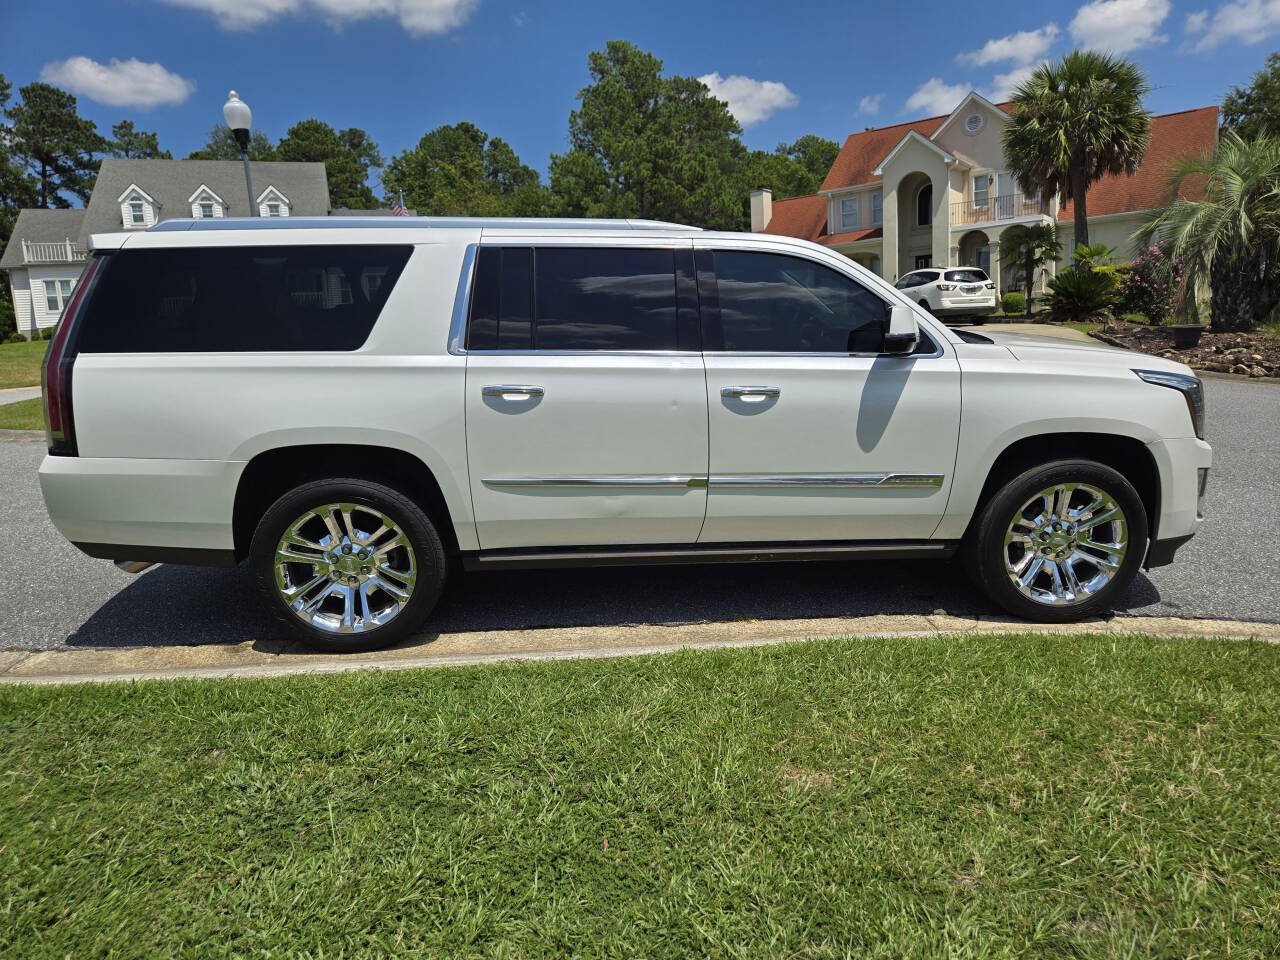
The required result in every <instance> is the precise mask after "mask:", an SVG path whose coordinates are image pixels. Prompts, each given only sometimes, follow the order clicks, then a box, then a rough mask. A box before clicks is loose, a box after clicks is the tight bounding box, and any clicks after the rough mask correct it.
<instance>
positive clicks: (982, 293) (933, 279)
mask: <svg viewBox="0 0 1280 960" xmlns="http://www.w3.org/2000/svg"><path fill="white" fill-rule="evenodd" d="M894 286H895V287H897V288H898V289H899V290H901V291H902V292H903V293H904V294H905V295H906V296H908V297H910V298H911V299H912V300H914V301H915V302H916V303H918V304H919V305H920V306H922V307H924V309H926V310H928V311H929V312H930V313H932V314H934V315H935V316H938V317H943V318H944V319H948V320H967V321H968V322H970V323H974V324H981V323H982V322H983V319H984V318H985V317H987V316H988V315H990V314H992V313H995V311H996V285H995V284H994V283H992V281H991V278H990V277H988V276H987V273H986V271H985V270H983V269H981V268H980V267H951V268H950V269H947V270H940V269H937V268H932V267H931V268H928V269H922V270H913V271H912V272H911V273H908V274H906V275H905V276H903V277H901V278H899V280H898V282H897V283H895V284H894Z"/></svg>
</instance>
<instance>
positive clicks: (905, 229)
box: [751, 93, 1218, 289]
mask: <svg viewBox="0 0 1280 960" xmlns="http://www.w3.org/2000/svg"><path fill="white" fill-rule="evenodd" d="M1009 108H1010V105H1009V104H1007V103H1006V104H994V103H991V102H990V101H989V100H987V99H985V98H984V97H982V96H981V95H979V94H977V93H970V94H969V95H968V96H966V97H965V98H964V99H963V100H962V101H961V102H960V104H959V105H958V106H957V107H956V108H955V109H954V110H953V111H951V113H950V114H948V115H946V116H942V117H929V118H928V119H925V120H913V121H911V122H909V123H900V124H896V125H894V126H891V127H878V128H875V129H870V130H864V131H863V132H861V133H855V134H852V135H850V137H849V139H848V140H846V141H845V143H844V146H843V147H842V148H841V149H840V153H839V154H838V155H837V156H836V159H835V162H834V163H833V164H832V165H831V170H830V172H829V173H828V174H827V178H826V180H824V181H823V183H822V189H821V190H819V191H818V193H816V194H813V195H811V196H806V197H795V198H793V199H790V200H778V201H774V200H773V199H772V197H771V196H770V195H769V194H768V191H755V192H754V193H753V194H752V198H751V229H752V230H754V231H757V232H759V231H763V232H765V233H775V234H782V235H785V236H791V237H801V238H803V239H805V240H812V241H814V242H815V243H820V244H823V245H824V246H828V247H831V248H832V249H834V250H838V251H839V252H841V253H843V254H845V255H846V256H848V257H851V258H852V259H854V260H856V261H857V262H858V263H861V264H862V265H863V266H866V267H869V268H870V269H872V270H874V271H875V272H877V273H879V274H880V275H881V276H883V277H885V278H886V279H888V280H897V279H898V277H900V276H902V275H903V274H906V273H909V272H910V271H912V270H916V269H919V268H921V267H926V266H939V265H945V266H980V267H982V268H984V269H985V270H987V272H988V273H989V274H990V275H991V277H992V279H994V280H996V281H997V282H998V283H999V284H1000V288H1001V289H1009V288H1011V287H1015V286H1017V285H1018V278H1016V277H1013V276H1011V275H1010V273H1011V271H1009V270H1007V269H1006V270H1005V271H1004V276H1003V277H1001V271H1000V263H999V256H998V250H999V244H1000V234H1001V233H1002V232H1003V231H1004V230H1006V229H1008V227H1010V226H1011V225H1013V224H1016V223H1030V222H1037V221H1040V222H1048V223H1055V222H1056V223H1057V225H1058V238H1059V240H1060V241H1061V242H1062V250H1063V257H1064V262H1065V261H1069V260H1070V257H1071V248H1072V246H1073V243H1072V234H1073V226H1072V213H1071V205H1070V203H1066V204H1060V203H1059V199H1058V198H1057V197H1056V196H1055V197H1044V196H1024V195H1023V193H1022V191H1021V190H1019V189H1018V185H1017V182H1016V181H1015V180H1014V177H1013V176H1012V175H1011V174H1010V173H1009V171H1008V165H1007V164H1006V162H1005V159H1004V150H1003V147H1002V139H1001V137H1002V133H1003V131H1004V126H1005V124H1006V123H1008V122H1009V115H1008V110H1009ZM1217 135H1218V108H1217V107H1202V108H1200V109H1198V110H1184V111H1181V112H1179V113H1168V114H1164V115H1161V116H1158V117H1155V118H1153V120H1152V123H1151V145H1150V147H1149V149H1148V150H1147V154H1146V157H1145V158H1144V160H1143V162H1142V165H1141V166H1140V167H1139V168H1138V171H1137V173H1135V174H1134V175H1133V176H1107V177H1103V178H1102V179H1101V180H1099V181H1098V182H1097V183H1095V184H1094V185H1093V186H1092V187H1090V188H1089V195H1088V209H1089V240H1090V242H1092V243H1105V244H1107V245H1108V246H1112V247H1116V248H1117V250H1118V253H1119V254H1120V255H1121V256H1122V257H1124V258H1125V259H1128V256H1129V253H1130V237H1131V236H1132V234H1133V232H1134V231H1135V230H1137V229H1138V227H1139V226H1140V225H1141V224H1142V222H1143V220H1144V219H1145V217H1146V216H1147V215H1148V214H1149V213H1150V211H1152V210H1155V209H1158V208H1159V207H1161V206H1163V204H1164V202H1165V199H1166V194H1167V190H1168V179H1169V173H1170V169H1171V166H1172V164H1173V162H1174V161H1175V160H1176V159H1178V158H1179V157H1182V156H1186V155H1188V154H1210V153H1212V152H1213V149H1214V146H1215V144H1216V142H1217ZM1043 280H1044V278H1043V277H1038V278H1037V286H1039V285H1040V284H1042V283H1043Z"/></svg>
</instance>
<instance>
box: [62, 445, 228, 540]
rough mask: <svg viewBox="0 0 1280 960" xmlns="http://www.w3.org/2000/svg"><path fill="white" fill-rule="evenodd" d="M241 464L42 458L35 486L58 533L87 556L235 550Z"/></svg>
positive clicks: (224, 461) (196, 461)
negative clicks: (234, 518)
mask: <svg viewBox="0 0 1280 960" xmlns="http://www.w3.org/2000/svg"><path fill="white" fill-rule="evenodd" d="M243 469H244V463H243V462H242V461H227V460H142V459H118V458H101V457H52V456H46V457H45V458H44V461H43V462H42V463H41V464H40V490H41V492H42V493H43V494H44V502H45V506H46V507H47V508H48V510H49V518H50V519H51V520H52V521H53V525H54V526H55V527H57V528H58V532H59V533H61V534H62V535H63V536H64V537H66V538H67V539H68V540H70V541H71V542H72V543H74V544H75V545H76V546H78V547H79V548H80V549H81V550H83V551H84V552H85V553H88V554H89V555H90V556H93V557H102V558H104V559H109V560H155V561H157V562H178V561H177V560H176V558H177V557H178V556H181V555H186V556H188V557H201V556H204V557H208V556H210V555H213V554H216V553H221V554H224V555H234V549H235V538H234V535H233V532H232V524H231V518H232V511H233V509H234V506H235V492H236V483H237V482H238V480H239V477H240V473H241V471H242V470H243ZM162 554H163V555H162ZM181 562H185V563H192V562H208V560H207V559H206V560H192V559H187V560H183V561H181Z"/></svg>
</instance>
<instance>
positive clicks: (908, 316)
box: [884, 304, 920, 355]
mask: <svg viewBox="0 0 1280 960" xmlns="http://www.w3.org/2000/svg"><path fill="white" fill-rule="evenodd" d="M919 342H920V328H919V327H917V326H916V315H915V312H914V311H913V310H912V309H911V308H910V307H908V306H903V305H901V304H895V305H894V306H892V307H890V308H889V329H888V330H886V331H885V334H884V352H885V353H890V354H895V355H902V354H907V353H911V351H913V350H914V349H915V348H916V344H918V343H919Z"/></svg>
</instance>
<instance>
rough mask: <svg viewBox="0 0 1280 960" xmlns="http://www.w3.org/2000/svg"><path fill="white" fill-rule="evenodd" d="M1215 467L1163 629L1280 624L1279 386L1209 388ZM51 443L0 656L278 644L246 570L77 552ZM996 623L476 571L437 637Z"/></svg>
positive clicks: (880, 566)
mask: <svg viewBox="0 0 1280 960" xmlns="http://www.w3.org/2000/svg"><path fill="white" fill-rule="evenodd" d="M1205 389H1206V392H1207V395H1208V397H1207V399H1208V405H1209V437H1210V440H1211V441H1212V442H1213V444H1214V449H1215V457H1216V461H1217V462H1216V464H1215V467H1214V473H1213V476H1212V478H1211V481H1210V499H1209V507H1208V514H1209V519H1210V522H1209V523H1207V524H1206V525H1205V527H1204V528H1203V530H1202V531H1201V533H1200V535H1199V536H1197V537H1196V538H1195V539H1194V540H1192V541H1191V543H1190V544H1188V545H1187V546H1186V547H1185V548H1183V550H1182V552H1181V553H1180V555H1179V560H1178V562H1177V563H1175V564H1174V565H1173V566H1170V567H1163V568H1161V569H1158V570H1153V571H1152V572H1151V573H1150V574H1140V575H1139V576H1138V578H1137V580H1136V581H1135V582H1134V585H1133V587H1132V588H1131V589H1130V591H1129V593H1128V595H1127V596H1126V597H1125V598H1124V599H1123V601H1122V602H1121V604H1120V607H1121V608H1122V609H1124V610H1125V611H1127V612H1129V613H1135V614H1147V615H1152V616H1183V617H1221V618H1235V619H1241V620H1261V621H1273V622H1274V621H1280V576H1277V573H1276V571H1277V569H1278V568H1280V386H1276V385H1272V384H1260V383H1242V382H1238V381H1233V380H1207V381H1206V383H1205ZM43 453H44V450H43V446H42V445H41V444H40V443H33V442H25V443H21V442H20V443H12V442H11V443H0V484H3V489H4V490H5V491H6V492H7V495H6V496H5V497H4V499H3V502H2V503H0V515H2V516H3V524H0V578H3V582H4V583H6V584H7V589H6V590H5V592H4V597H3V600H0V604H2V605H3V606H2V608H0V609H2V611H3V612H2V614H0V649H4V648H10V649H12V648H25V649H53V648H56V647H59V646H64V645H66V646H73V647H111V646H122V645H133V644H144V645H158V644H172V643H191V644H207V643H232V642H236V643H238V642H243V641H256V640H267V639H269V638H270V637H271V636H272V631H271V628H270V626H269V625H268V624H267V623H266V621H265V620H264V618H263V616H262V615H261V614H260V613H259V612H258V610H257V607H256V606H255V603H254V600H253V597H252V596H251V594H250V591H249V588H248V582H247V578H246V577H245V575H244V572H243V571H242V570H211V569H199V568H192V567H170V566H161V567H154V568H152V569H151V570H149V571H147V572H146V573H144V574H142V575H141V576H138V577H129V576H127V575H125V574H122V573H120V572H119V571H118V570H116V568H115V567H114V566H113V565H112V564H110V563H108V562H106V561H101V560H91V559H89V558H88V557H85V556H83V555H81V554H80V553H79V552H78V551H76V550H75V548H74V547H72V546H71V545H70V544H68V543H66V542H65V541H63V540H62V538H61V537H60V536H59V535H58V534H57V532H56V531H55V530H54V529H53V527H52V525H51V524H50V523H49V521H48V518H47V517H46V515H45V512H44V505H43V503H42V502H41V500H40V493H39V489H38V484H37V481H36V468H37V466H38V465H39V462H40V458H41V457H42V456H43ZM936 611H945V612H947V613H950V614H954V615H959V616H966V615H978V614H982V613H986V612H989V608H988V607H987V606H986V605H985V604H984V603H983V602H982V601H981V600H980V598H978V597H977V595H976V594H975V593H974V592H973V590H972V589H971V588H970V587H969V584H968V582H967V581H966V580H965V578H964V576H963V575H962V574H961V573H960V572H959V571H958V570H957V569H956V568H955V567H954V566H953V565H951V564H945V563H924V562H901V563H892V564H885V563H875V564H871V563H799V564H762V565H731V566H720V567H675V568H667V569H663V568H655V567H641V568H630V569H627V568H611V569H603V570H561V571H539V572H527V573H496V572H494V573H484V574H469V575H467V576H465V577H462V578H460V579H459V580H458V581H457V582H455V583H454V585H453V586H452V588H451V589H450V591H449V592H448V594H447V595H446V597H445V599H444V602H443V604H442V607H441V609H440V610H439V612H438V613H437V616H436V619H435V621H434V623H433V626H434V627H435V628H436V629H439V630H442V631H465V630H510V629H520V628H534V627H572V626H611V625H629V624H667V623H696V622H704V621H706V622H721V623H730V622H735V621H743V620H780V619H791V618H820V617H856V616H864V615H868V614H875V613H894V614H912V613H915V614H931V613H934V612H936Z"/></svg>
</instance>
